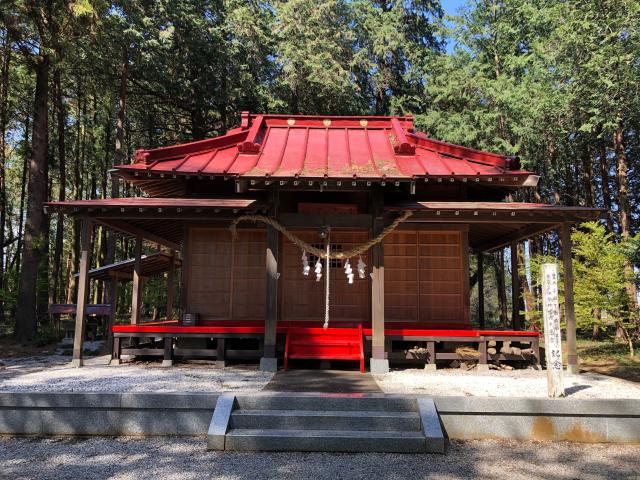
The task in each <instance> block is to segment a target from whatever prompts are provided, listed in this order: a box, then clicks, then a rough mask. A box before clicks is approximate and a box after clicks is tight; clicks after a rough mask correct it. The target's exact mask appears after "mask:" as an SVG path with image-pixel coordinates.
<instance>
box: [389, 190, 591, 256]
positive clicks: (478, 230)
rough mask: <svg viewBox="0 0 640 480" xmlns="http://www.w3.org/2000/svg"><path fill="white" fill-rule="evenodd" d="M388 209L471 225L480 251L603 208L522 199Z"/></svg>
mask: <svg viewBox="0 0 640 480" xmlns="http://www.w3.org/2000/svg"><path fill="white" fill-rule="evenodd" d="M384 210H385V211H386V212H387V213H388V214H389V216H393V215H395V214H396V212H400V211H405V210H411V211H412V212H413V215H412V216H411V217H410V218H409V220H408V221H409V222H411V223H444V224H447V223H448V224H451V223H456V224H459V223H463V224H468V225H469V246H470V247H471V248H472V249H473V250H474V251H476V252H481V251H492V250H496V249H498V248H502V247H505V246H508V245H510V244H511V242H517V241H522V240H525V239H527V238H531V237H534V236H536V235H540V234H542V233H545V232H548V231H550V230H554V229H556V228H558V227H559V226H560V225H561V224H563V223H580V222H586V221H590V220H597V219H598V218H600V216H601V214H602V210H601V209H599V208H591V207H565V206H561V205H547V204H542V203H519V202H418V201H413V202H399V203H394V204H386V205H385V206H384Z"/></svg>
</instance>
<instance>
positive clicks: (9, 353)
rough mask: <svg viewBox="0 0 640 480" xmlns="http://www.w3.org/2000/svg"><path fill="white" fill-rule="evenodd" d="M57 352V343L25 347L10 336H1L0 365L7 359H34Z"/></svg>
mask: <svg viewBox="0 0 640 480" xmlns="http://www.w3.org/2000/svg"><path fill="white" fill-rule="evenodd" d="M55 351H56V342H53V343H48V344H45V345H34V344H29V345H25V344H22V343H18V342H16V341H15V340H13V339H12V338H11V337H8V336H1V335H0V365H1V364H2V361H3V359H5V358H19V357H34V356H41V355H52V354H53V353H55Z"/></svg>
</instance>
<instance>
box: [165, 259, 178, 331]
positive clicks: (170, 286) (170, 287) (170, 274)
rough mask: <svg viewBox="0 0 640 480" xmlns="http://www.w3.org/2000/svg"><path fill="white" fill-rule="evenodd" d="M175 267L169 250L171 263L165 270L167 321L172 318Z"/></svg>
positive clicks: (174, 261)
mask: <svg viewBox="0 0 640 480" xmlns="http://www.w3.org/2000/svg"><path fill="white" fill-rule="evenodd" d="M175 266H176V257H175V252H174V251H173V250H171V263H170V264H169V270H167V315H166V316H167V320H171V319H172V318H173V296H174V289H175Z"/></svg>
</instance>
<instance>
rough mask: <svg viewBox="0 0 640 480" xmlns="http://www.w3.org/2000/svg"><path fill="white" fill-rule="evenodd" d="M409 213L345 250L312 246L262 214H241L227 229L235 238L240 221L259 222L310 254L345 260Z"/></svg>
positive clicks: (373, 241) (368, 247)
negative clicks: (369, 238) (369, 237)
mask: <svg viewBox="0 0 640 480" xmlns="http://www.w3.org/2000/svg"><path fill="white" fill-rule="evenodd" d="M411 215H412V212H411V211H409V210H405V211H404V212H402V215H400V216H399V217H398V218H396V219H395V220H394V221H393V222H392V223H391V225H389V226H388V227H386V228H385V229H384V230H382V232H380V233H379V234H378V235H376V236H375V237H374V238H372V239H371V240H369V241H368V242H366V243H363V244H362V245H358V246H357V247H354V248H352V249H351V250H347V251H345V252H331V251H330V250H327V251H325V250H324V249H322V248H316V247H314V246H312V245H311V244H310V243H307V242H305V241H304V240H302V239H301V238H298V237H297V236H295V235H294V234H293V233H291V232H290V231H289V230H287V229H286V228H285V227H284V226H283V225H281V224H280V223H279V222H278V221H277V220H274V219H273V218H270V217H266V216H264V215H242V216H240V217H238V218H236V219H235V220H234V221H233V222H231V225H230V226H229V230H231V235H232V237H233V239H235V238H236V236H237V226H238V224H239V223H240V222H261V223H264V224H267V225H270V226H272V227H273V228H275V229H276V230H277V231H279V232H280V233H282V234H283V235H284V236H285V237H287V238H288V239H289V240H290V241H291V243H293V244H294V245H297V246H298V247H299V248H300V249H301V250H303V251H305V252H308V253H310V254H312V255H315V256H316V257H318V258H330V259H336V260H346V259H348V258H351V257H356V256H358V255H361V254H363V253H364V252H366V251H367V250H369V249H370V248H371V247H373V246H374V245H376V244H378V243H380V242H381V241H382V240H383V239H384V237H386V236H387V235H389V234H390V233H391V232H393V231H394V230H395V229H396V228H397V227H398V225H400V224H401V223H402V222H404V221H405V220H406V219H408V218H409V217H410V216H411Z"/></svg>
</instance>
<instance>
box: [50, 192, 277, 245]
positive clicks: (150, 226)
mask: <svg viewBox="0 0 640 480" xmlns="http://www.w3.org/2000/svg"><path fill="white" fill-rule="evenodd" d="M266 208H267V205H266V203H265V202H263V201H262V200H260V199H258V198H146V197H128V198H106V199H95V200H71V201H67V202H47V203H45V204H44V209H45V213H49V212H50V211H54V212H58V213H62V214H66V215H71V216H74V217H82V218H89V219H91V220H93V221H95V222H96V223H99V224H102V225H104V226H106V227H108V228H110V229H113V230H117V231H119V232H121V233H123V234H125V235H128V236H131V237H142V238H143V239H144V240H146V241H147V242H150V243H155V244H158V245H163V246H165V247H167V248H170V249H174V250H179V249H180V245H181V244H182V241H183V239H184V228H185V224H186V223H197V222H201V221H202V222H215V221H225V220H226V221H227V224H228V222H229V221H230V220H231V219H232V218H234V217H235V216H237V214H239V213H261V212H264V211H265V209H266Z"/></svg>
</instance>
